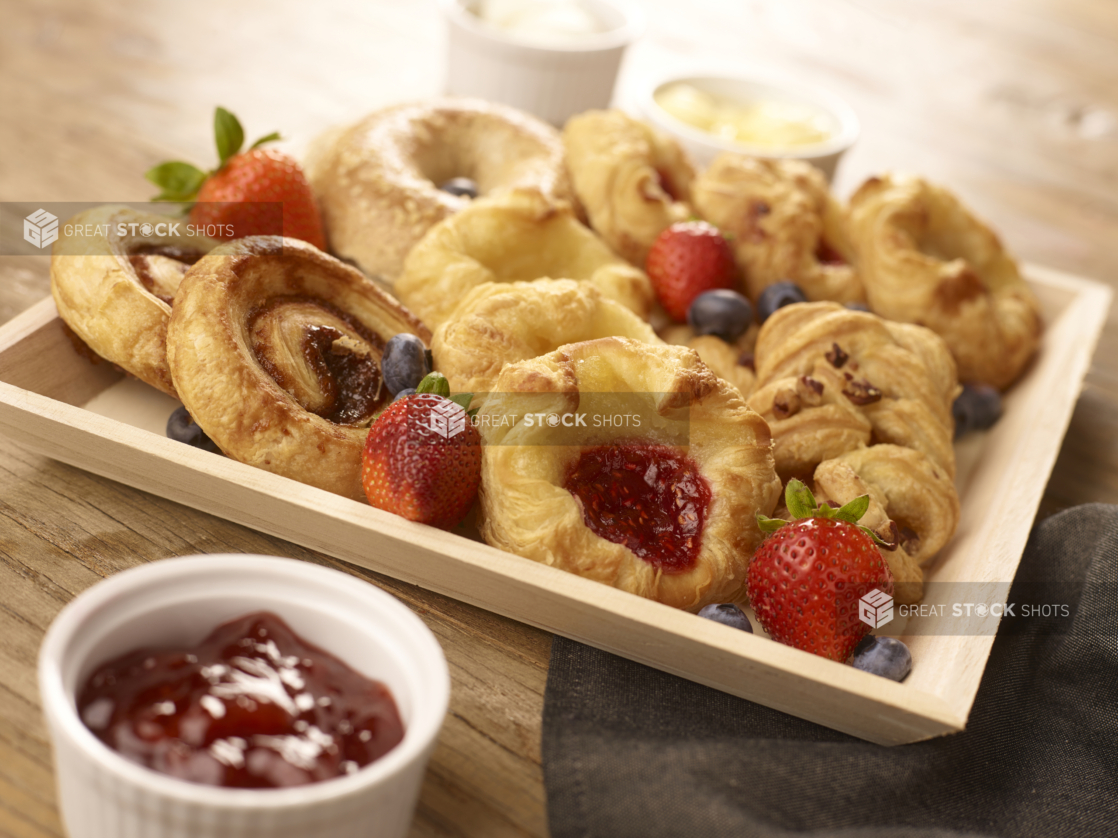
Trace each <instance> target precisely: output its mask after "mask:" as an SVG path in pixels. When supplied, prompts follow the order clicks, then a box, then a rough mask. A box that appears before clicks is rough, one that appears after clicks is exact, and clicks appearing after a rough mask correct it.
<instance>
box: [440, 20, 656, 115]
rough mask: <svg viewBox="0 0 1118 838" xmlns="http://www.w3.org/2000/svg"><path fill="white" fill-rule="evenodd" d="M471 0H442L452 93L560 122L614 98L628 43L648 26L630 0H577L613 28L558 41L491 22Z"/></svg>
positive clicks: (450, 90) (447, 84)
mask: <svg viewBox="0 0 1118 838" xmlns="http://www.w3.org/2000/svg"><path fill="white" fill-rule="evenodd" d="M473 2H476V0H439V5H440V6H441V8H442V11H443V16H444V17H445V18H446V21H447V28H448V30H449V43H448V52H447V80H446V90H447V93H449V94H450V95H452V96H476V97H479V98H482V99H489V100H491V101H495V102H503V103H504V104H506V105H512V106H513V107H515V108H520V109H521V110H524V111H527V112H528V113H531V114H534V115H536V116H538V117H539V118H540V119H543V120H544V121H545V122H550V123H551V124H552V125H557V126H561V125H562V124H563V123H564V122H566V121H567V119H568V117H571V116H573V115H574V114H576V113H581V112H582V111H586V110H590V109H591V108H605V107H607V106H608V105H609V103H610V99H611V98H612V96H613V86H614V82H615V81H616V80H617V69H618V66H619V65H620V64H621V57H622V55H623V54H624V52H625V48H626V47H627V46H628V45H629V44H630V43H632V42H633V41H634V40H635V39H636V38H637V37H638V36H639V35H640V34H641V32H642V31H643V30H644V16H643V14H642V13H641V11H640V9H639V8H638V7H637V5H636V4H635V3H634V2H632V0H580V2H581V3H582V5H583V6H584V7H585V8H586V9H587V10H588V11H589V12H590V13H591V14H593V15H594V16H595V17H597V18H598V19H599V20H601V21H602V22H603V23H604V24H605V25H606V26H608V27H609V29H608V31H604V32H600V33H597V34H593V35H586V36H585V37H583V38H580V39H579V40H578V41H576V42H572V43H563V44H562V45H558V44H555V43H550V42H541V41H539V40H533V39H526V38H518V37H516V36H514V35H512V34H509V33H506V32H504V31H502V30H500V29H497V28H495V27H493V26H490V25H489V24H487V23H486V22H485V21H483V20H481V19H480V18H478V17H477V15H475V14H473V12H471V11H470V8H471V5H472V3H473Z"/></svg>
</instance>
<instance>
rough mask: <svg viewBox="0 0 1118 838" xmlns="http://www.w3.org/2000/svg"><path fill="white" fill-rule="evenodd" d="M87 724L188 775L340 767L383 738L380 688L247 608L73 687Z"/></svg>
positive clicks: (389, 738) (261, 780)
mask: <svg viewBox="0 0 1118 838" xmlns="http://www.w3.org/2000/svg"><path fill="white" fill-rule="evenodd" d="M78 713H79V714H80V716H81V719H82V721H83V722H85V725H86V727H88V728H89V729H90V730H91V731H92V732H93V734H94V735H95V736H96V737H97V738H98V739H100V740H101V741H102V742H104V743H105V744H106V745H108V746H109V747H110V748H112V749H113V750H114V751H117V752H118V753H120V754H121V755H122V756H124V757H126V758H127V759H130V760H132V761H133V762H136V763H139V764H140V765H143V766H146V767H148V768H151V769H154V770H155V771H159V772H161V773H163V774H169V775H171V776H172V777H178V778H179V779H182V780H189V781H192V782H195V783H204V784H206V785H211V786H228V787H232V788H281V787H287V786H300V785H305V784H307V783H315V782H319V781H321V780H328V779H330V778H331V777H338V776H341V775H344V774H351V773H353V772H354V771H357V770H358V769H359V768H361V767H363V766H365V765H368V764H369V763H371V762H372V761H373V760H375V759H378V758H379V757H381V756H383V755H384V754H385V753H387V752H388V751H390V750H391V749H392V748H394V747H395V746H396V745H397V744H398V743H399V742H400V740H401V739H403V736H404V726H403V722H402V721H401V720H400V714H399V713H398V712H397V710H396V702H395V701H394V700H393V698H392V694H391V693H390V692H389V691H388V689H387V687H385V686H384V685H383V684H381V683H379V682H378V681H373V680H370V679H368V678H366V677H365V676H363V675H361V674H359V673H357V672H354V671H353V670H352V669H350V668H349V667H348V666H346V664H344V663H342V662H341V661H340V660H338V659H337V658H335V657H334V656H332V655H330V654H329V653H327V652H324V651H322V650H321V649H319V648H317V647H315V646H312V645H311V644H310V643H307V642H306V641H304V640H303V639H301V638H300V637H299V636H298V635H296V634H295V633H294V632H293V631H292V630H291V629H290V628H289V627H288V626H287V624H286V623H284V622H283V620H281V619H280V618H279V617H277V616H276V615H275V614H270V613H268V612H259V613H256V614H248V615H246V616H244V617H240V618H238V619H236V620H232V621H230V622H228V623H225V624H223V625H221V626H219V627H218V628H217V629H215V630H214V631H213V633H212V634H210V636H209V637H207V638H206V639H205V640H203V641H202V643H201V644H199V645H198V646H196V647H193V648H190V649H175V650H152V649H138V650H136V651H134V652H130V653H128V654H126V655H122V656H121V657H119V658H117V659H116V660H113V661H110V662H109V663H107V664H104V665H103V666H101V667H100V668H99V669H98V670H97V671H96V672H94V673H93V674H92V675H91V676H90V678H89V679H88V680H87V681H86V683H85V686H84V687H83V688H82V690H81V692H80V693H79V695H78Z"/></svg>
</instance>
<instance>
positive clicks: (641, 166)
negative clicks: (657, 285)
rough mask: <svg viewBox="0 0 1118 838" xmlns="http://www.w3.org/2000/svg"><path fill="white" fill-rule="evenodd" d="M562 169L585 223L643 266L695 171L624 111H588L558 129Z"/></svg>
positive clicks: (687, 212) (686, 209)
mask: <svg viewBox="0 0 1118 838" xmlns="http://www.w3.org/2000/svg"><path fill="white" fill-rule="evenodd" d="M563 145H564V147H565V148H566V150H567V167H568V169H569V170H570V172H571V181H572V183H573V184H574V190H575V193H576V194H577V195H578V199H579V201H581V202H582V205H583V207H584V208H585V209H586V214H587V216H588V217H589V219H590V226H591V227H593V228H594V230H595V232H597V233H598V235H600V236H601V237H602V238H603V239H605V242H606V244H608V245H609V246H610V247H612V248H613V249H614V250H615V251H616V252H617V253H620V254H621V255H622V256H624V257H625V258H626V259H628V260H629V261H630V262H632V263H633V264H634V265H637V266H639V267H641V268H643V267H644V265H645V262H646V261H647V259H648V251H649V248H651V247H652V243H653V242H654V241H655V240H656V237H657V236H658V235H660V233H661V232H663V230H665V229H666V228H667V227H669V226H670V225H672V224H674V223H675V222H677V221H686V220H687V219H688V218H689V217H690V216H691V214H692V211H691V207H690V204H689V202H690V200H691V181H692V180H693V179H694V177H695V171H694V169H693V168H692V166H691V162H690V161H689V160H688V159H687V156H686V155H685V154H684V152H683V149H682V148H680V146H679V144H678V143H677V142H676V141H675V140H673V139H671V138H670V137H666V136H664V135H662V134H660V133H659V132H657V131H655V130H653V129H652V128H650V127H649V126H647V125H645V124H644V123H643V122H639V121H637V120H635V119H633V118H632V117H630V116H628V115H626V114H625V113H624V112H622V111H618V110H612V111H587V112H586V113H582V114H579V115H578V116H574V117H572V118H571V119H570V120H568V122H567V124H566V126H565V127H564V128H563Z"/></svg>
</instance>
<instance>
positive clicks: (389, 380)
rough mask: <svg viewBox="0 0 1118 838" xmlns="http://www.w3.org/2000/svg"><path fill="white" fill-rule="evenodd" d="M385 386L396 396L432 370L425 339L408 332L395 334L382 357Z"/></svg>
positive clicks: (381, 367)
mask: <svg viewBox="0 0 1118 838" xmlns="http://www.w3.org/2000/svg"><path fill="white" fill-rule="evenodd" d="M380 369H381V372H382V373H383V374H384V386H385V387H387V388H388V392H389V393H391V394H392V395H393V396H395V395H396V394H397V393H399V392H400V391H401V390H407V389H409V388H415V387H418V386H419V382H420V381H422V380H423V376H425V375H427V373H429V372H430V371H431V361H430V357H429V356H428V355H427V347H426V346H424V345H423V341H421V340H420V339H419V338H417V337H416V336H415V335H409V334H407V333H403V334H399V335H393V336H392V337H391V338H390V339H389V341H388V343H387V344H386V345H385V347H384V355H383V356H382V357H381V359H380Z"/></svg>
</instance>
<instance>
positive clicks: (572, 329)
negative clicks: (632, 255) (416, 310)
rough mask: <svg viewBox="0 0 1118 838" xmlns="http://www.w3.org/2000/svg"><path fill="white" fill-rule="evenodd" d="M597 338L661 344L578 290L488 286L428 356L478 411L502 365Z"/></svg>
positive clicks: (576, 286)
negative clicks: (466, 395)
mask: <svg viewBox="0 0 1118 838" xmlns="http://www.w3.org/2000/svg"><path fill="white" fill-rule="evenodd" d="M604 337H624V338H632V339H634V340H639V341H643V342H644V343H651V344H659V343H661V342H662V341H661V340H660V338H658V337H657V336H656V333H655V332H654V331H653V330H652V327H651V326H649V325H648V324H647V323H646V322H645V321H643V320H641V319H640V318H639V317H637V316H636V315H635V314H633V312H631V311H630V310H629V309H627V308H625V306H623V305H621V304H620V303H617V302H614V301H613V300H610V299H607V298H606V297H603V296H602V294H601V292H599V291H598V289H596V288H594V287H593V286H591V285H589V284H587V283H585V282H575V281H574V280H571V279H538V280H536V281H534V282H512V283H500V282H487V283H485V284H484V285H479V286H477V287H476V288H475V289H474V290H473V291H471V292H470V293H469V294H467V295H466V298H465V299H464V300H463V301H462V304H461V305H460V306H458V309H457V311H455V313H454V316H453V317H451V318H450V319H449V320H447V321H446V322H444V323H443V324H442V325H441V326H439V327H438V328H437V329H436V330H435V334H434V337H433V338H432V339H431V352H432V354H433V355H434V359H435V368H436V369H437V370H438V371H439V372H441V373H443V375H445V376H446V377H447V379H448V380H449V381H450V389H451V390H452V391H453V392H457V393H473V394H474V401H473V402H472V404H473V406H475V407H480V406H481V405H482V404H483V403H484V401H485V395H486V394H487V393H490V392H492V391H493V388H494V385H495V384H496V381H497V376H498V374H499V373H500V372H501V369H502V368H503V367H504V366H505V364H510V363H515V362H517V361H525V360H528V359H530V358H535V357H537V356H539V355H546V354H547V353H548V352H553V351H554V350H556V349H558V348H559V347H560V346H563V345H564V344H568V343H578V342H580V341H584V340H593V339H594V338H604Z"/></svg>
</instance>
